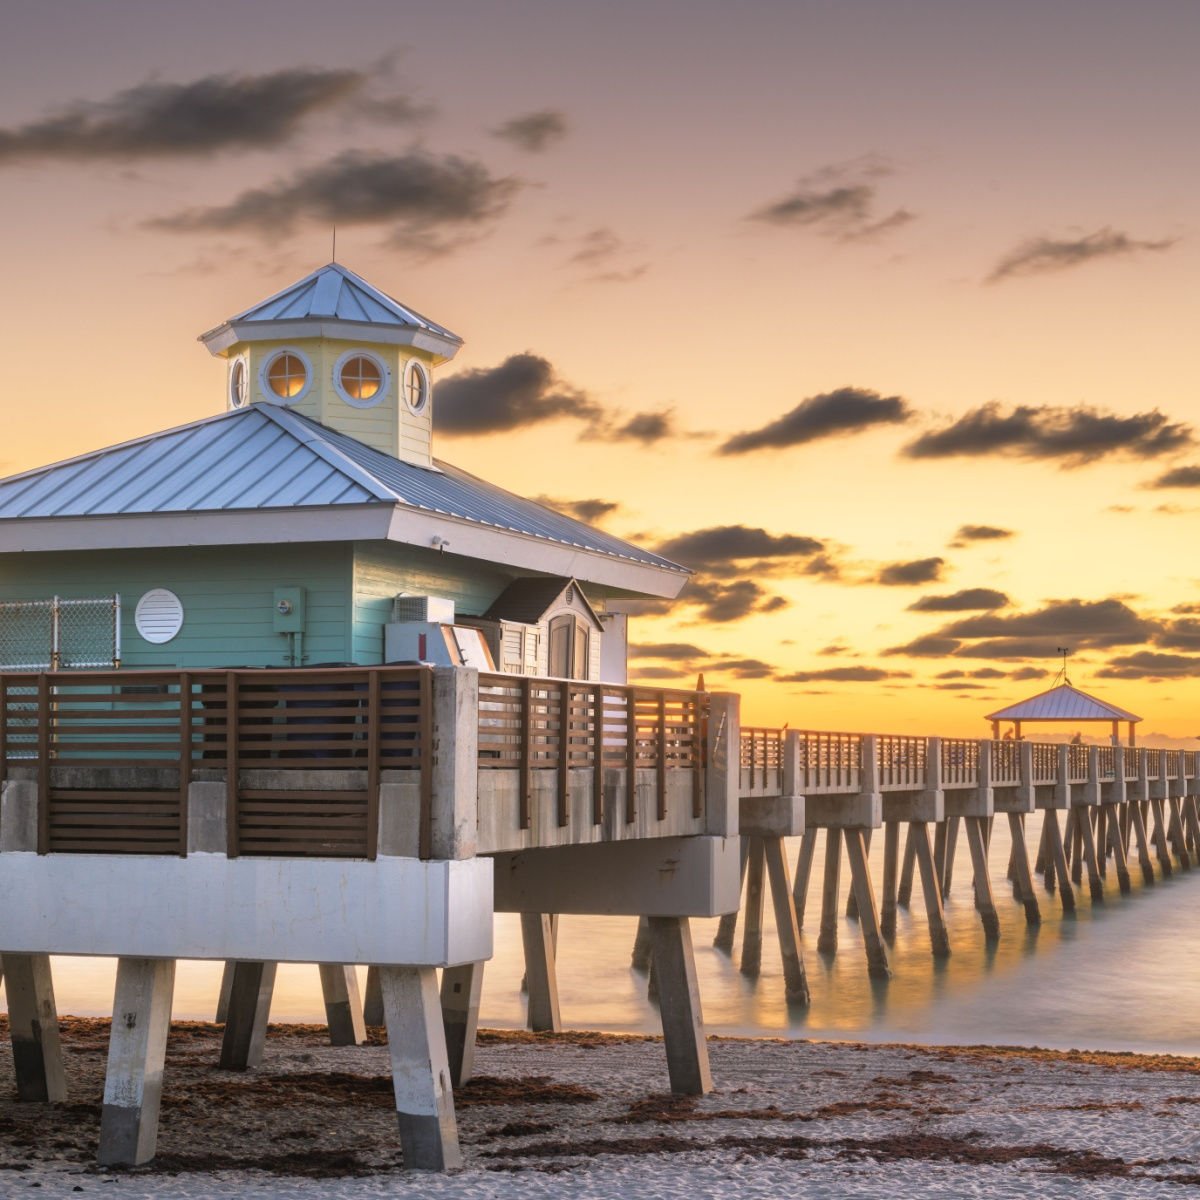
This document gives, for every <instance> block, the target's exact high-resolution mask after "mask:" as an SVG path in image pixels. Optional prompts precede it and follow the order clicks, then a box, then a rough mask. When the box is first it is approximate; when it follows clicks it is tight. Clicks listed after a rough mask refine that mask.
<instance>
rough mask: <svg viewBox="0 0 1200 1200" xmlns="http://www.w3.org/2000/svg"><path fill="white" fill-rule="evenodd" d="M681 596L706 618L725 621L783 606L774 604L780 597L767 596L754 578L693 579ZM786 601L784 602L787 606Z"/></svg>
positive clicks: (706, 619)
mask: <svg viewBox="0 0 1200 1200" xmlns="http://www.w3.org/2000/svg"><path fill="white" fill-rule="evenodd" d="M681 599H682V600H683V601H684V602H685V603H687V604H691V605H695V606H697V607H698V608H699V610H700V612H699V615H700V617H701V618H702V619H703V620H705V621H712V622H715V623H718V624H724V623H725V622H728V621H740V620H741V619H742V618H743V617H748V616H749V615H750V614H751V613H753V612H774V611H775V610H776V609H777V608H780V607H782V605H779V604H777V603H776V601H777V600H778V599H780V597H775V596H768V595H767V593H766V591H765V590H764V589H763V587H762V586H761V585H760V584H758V583H756V582H755V581H754V580H753V579H735V580H733V582H732V583H718V582H716V581H714V580H711V579H704V578H700V579H695V578H693V579H692V580H691V582H690V583H689V584H688V586H687V588H686V590H685V591H684V594H683V596H682V597H681ZM786 603H787V601H786V600H785V601H783V604H784V605H786Z"/></svg>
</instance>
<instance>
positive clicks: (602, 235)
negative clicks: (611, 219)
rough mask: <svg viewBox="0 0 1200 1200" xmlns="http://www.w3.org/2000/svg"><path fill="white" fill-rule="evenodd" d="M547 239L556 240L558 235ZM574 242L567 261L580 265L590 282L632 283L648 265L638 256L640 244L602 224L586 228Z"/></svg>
mask: <svg viewBox="0 0 1200 1200" xmlns="http://www.w3.org/2000/svg"><path fill="white" fill-rule="evenodd" d="M546 241H547V242H549V243H557V242H558V241H559V239H558V238H556V237H551V238H549V239H546ZM573 246H574V249H573V250H572V253H571V255H570V257H569V258H568V259H567V265H568V266H571V267H582V268H583V269H584V270H585V271H586V272H587V274H586V276H585V278H586V280H587V282H589V283H632V282H633V281H634V280H635V279H641V277H642V276H643V275H645V273H646V272H647V271H648V270H649V269H650V264H649V263H648V262H644V261H642V260H641V259H642V255H643V254H644V248H643V247H640V246H635V245H633V244H631V243H629V242H626V241H624V240H623V239H622V238H620V237H619V236H618V235H617V234H616V233H615V232H614V231H613V230H611V229H609V228H607V227H604V226H602V227H600V228H598V229H591V230H589V231H588V232H587V233H585V234H583V235H582V236H581V237H580V238H579V239H578V240H577V241H575V242H574V243H573Z"/></svg>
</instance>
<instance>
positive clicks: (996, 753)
mask: <svg viewBox="0 0 1200 1200" xmlns="http://www.w3.org/2000/svg"><path fill="white" fill-rule="evenodd" d="M1020 782H1021V751H1020V743H1019V742H1014V741H1007V742H993V743H992V784H993V785H994V786H997V787H1005V786H1008V787H1012V786H1014V785H1015V784H1018V783H1020Z"/></svg>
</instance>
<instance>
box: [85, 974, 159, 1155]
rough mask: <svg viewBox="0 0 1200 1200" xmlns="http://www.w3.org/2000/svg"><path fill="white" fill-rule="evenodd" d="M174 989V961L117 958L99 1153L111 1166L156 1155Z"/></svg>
mask: <svg viewBox="0 0 1200 1200" xmlns="http://www.w3.org/2000/svg"><path fill="white" fill-rule="evenodd" d="M174 988H175V960H174V959H170V958H165V959H164V958H158V959H155V958H122V959H120V960H118V962H117V987H116V995H115V997H114V999H113V1021H112V1034H111V1036H110V1038H109V1043H108V1071H107V1073H106V1075H105V1077H104V1108H103V1109H102V1111H101V1115H100V1149H99V1152H98V1153H97V1158H98V1159H99V1161H100V1162H101V1163H103V1164H104V1165H106V1166H124V1167H136V1166H139V1165H140V1164H142V1163H146V1162H149V1161H150V1160H151V1159H152V1158H153V1157H154V1151H155V1148H156V1147H157V1145H158V1109H159V1104H160V1102H161V1100H162V1083H163V1064H164V1062H165V1061H166V1056H167V1033H168V1032H169V1030H170V1025H171V996H172V993H173V991H174Z"/></svg>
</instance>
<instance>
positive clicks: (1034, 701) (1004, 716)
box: [986, 683, 1142, 721]
mask: <svg viewBox="0 0 1200 1200" xmlns="http://www.w3.org/2000/svg"><path fill="white" fill-rule="evenodd" d="M986 719H987V720H989V721H1140V720H1141V719H1142V718H1141V717H1135V716H1134V715H1133V713H1131V712H1126V711H1125V710H1124V709H1123V708H1118V707H1117V706H1116V705H1115V704H1107V703H1105V701H1103V700H1097V699H1096V697H1095V696H1089V695H1088V694H1087V692H1081V691H1080V690H1079V689H1078V688H1075V687H1072V686H1071V685H1070V684H1069V683H1063V684H1060V685H1059V686H1058V687H1056V688H1051V689H1050V690H1049V691H1048V692H1040V693H1039V694H1038V695H1036V696H1031V697H1030V698H1029V699H1028V700H1022V701H1020V703H1018V704H1012V705H1009V707H1008V708H1002V709H1000V711H999V712H994V713H989V714H988V715H987V718H986Z"/></svg>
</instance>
